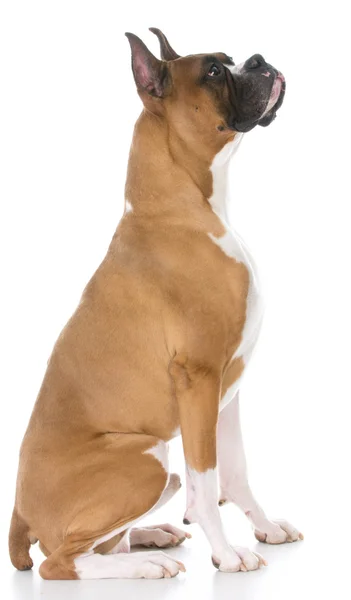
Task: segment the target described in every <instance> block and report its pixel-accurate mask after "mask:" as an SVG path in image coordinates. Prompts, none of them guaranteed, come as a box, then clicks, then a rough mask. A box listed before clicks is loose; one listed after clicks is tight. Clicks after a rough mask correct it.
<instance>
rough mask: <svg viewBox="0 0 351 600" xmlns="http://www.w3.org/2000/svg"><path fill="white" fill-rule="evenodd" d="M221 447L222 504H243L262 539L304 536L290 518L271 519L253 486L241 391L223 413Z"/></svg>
mask: <svg viewBox="0 0 351 600" xmlns="http://www.w3.org/2000/svg"><path fill="white" fill-rule="evenodd" d="M217 449H218V464H219V481H220V496H219V504H220V505H222V504H225V503H226V502H233V503H234V504H236V505H237V506H239V508H241V510H242V511H243V512H244V513H245V514H246V516H247V517H248V519H249V520H250V521H251V523H252V525H253V527H254V530H255V536H256V538H257V539H258V540H259V541H260V542H267V543H270V544H281V543H283V542H295V541H297V540H299V539H303V535H302V534H301V533H300V532H299V531H298V530H297V529H296V528H295V527H293V525H291V524H290V523H288V521H285V520H283V519H277V520H270V519H268V517H267V516H266V514H265V512H264V511H263V509H262V508H261V506H260V505H259V504H258V502H257V501H256V499H255V497H254V495H253V493H252V491H251V489H250V486H249V483H248V479H247V468H246V458H245V452H244V445H243V439H242V433H241V426H240V415H239V393H237V394H236V396H235V398H233V400H232V401H231V402H230V403H229V404H228V405H227V406H226V407H225V408H224V409H223V410H222V411H221V413H220V415H219V421H218V441H217Z"/></svg>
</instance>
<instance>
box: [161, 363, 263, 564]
mask: <svg viewBox="0 0 351 600" xmlns="http://www.w3.org/2000/svg"><path fill="white" fill-rule="evenodd" d="M170 374H171V377H172V379H173V382H174V388H175V393H176V397H177V401H178V407H179V418H180V427H181V433H182V440H183V448H184V456H185V461H186V471H187V509H186V513H185V519H184V522H185V523H195V522H196V523H198V524H199V525H200V526H201V528H202V529H203V531H204V533H205V535H206V537H207V539H208V541H209V543H210V545H211V548H212V560H213V563H214V565H215V566H216V567H218V568H219V569H220V570H221V571H228V572H235V571H240V570H241V571H248V570H254V569H257V568H258V567H259V566H260V565H261V564H264V561H263V559H262V557H261V556H260V555H258V554H255V553H253V552H251V551H250V550H248V549H246V548H241V547H232V546H231V545H230V544H229V543H228V540H227V539H226V536H225V534H224V530H223V525H222V522H221V518H220V514H219V510H218V502H217V499H218V476H217V456H216V455H217V451H216V431H217V420H218V405H219V395H220V376H219V374H217V373H215V372H214V371H212V370H211V369H209V368H207V367H204V366H203V365H199V364H194V363H192V362H191V361H189V360H186V359H185V358H184V357H183V358H179V357H177V356H176V357H175V358H174V359H173V361H172V364H171V366H170Z"/></svg>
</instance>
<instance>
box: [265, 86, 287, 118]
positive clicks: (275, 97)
mask: <svg viewBox="0 0 351 600" xmlns="http://www.w3.org/2000/svg"><path fill="white" fill-rule="evenodd" d="M281 89H282V82H281V81H280V79H278V78H277V79H276V80H275V82H274V83H273V87H272V91H271V95H270V98H269V101H268V104H267V108H266V110H265V111H264V114H263V115H262V116H264V115H266V114H267V113H268V112H269V111H270V110H271V108H273V106H274V105H275V103H276V101H277V100H278V98H279V96H280V91H281Z"/></svg>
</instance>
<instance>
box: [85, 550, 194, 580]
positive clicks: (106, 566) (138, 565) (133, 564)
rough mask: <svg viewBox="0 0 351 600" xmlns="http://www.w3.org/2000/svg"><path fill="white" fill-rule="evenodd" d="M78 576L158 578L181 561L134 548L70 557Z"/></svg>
mask: <svg viewBox="0 0 351 600" xmlns="http://www.w3.org/2000/svg"><path fill="white" fill-rule="evenodd" d="M74 565H75V568H76V572H77V575H78V577H79V579H111V578H114V579H120V578H121V579H139V578H142V577H144V578H146V579H161V578H163V577H174V575H177V574H178V573H179V571H180V570H183V569H184V568H183V569H182V567H181V565H180V564H179V563H178V562H177V561H176V560H175V559H174V558H172V557H171V556H168V555H167V554H165V553H164V552H160V551H156V552H154V551H151V552H134V553H133V554H113V555H105V556H102V555H101V554H91V555H89V556H79V557H78V558H76V559H75V560H74Z"/></svg>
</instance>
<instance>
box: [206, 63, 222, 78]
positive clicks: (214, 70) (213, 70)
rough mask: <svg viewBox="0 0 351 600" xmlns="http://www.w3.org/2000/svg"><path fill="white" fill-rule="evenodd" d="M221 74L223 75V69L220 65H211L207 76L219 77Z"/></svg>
mask: <svg viewBox="0 0 351 600" xmlns="http://www.w3.org/2000/svg"><path fill="white" fill-rule="evenodd" d="M220 74H221V69H220V67H219V66H218V65H215V64H213V65H211V67H210V69H209V70H208V72H207V75H208V76H209V77H218V75H220Z"/></svg>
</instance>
